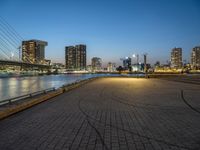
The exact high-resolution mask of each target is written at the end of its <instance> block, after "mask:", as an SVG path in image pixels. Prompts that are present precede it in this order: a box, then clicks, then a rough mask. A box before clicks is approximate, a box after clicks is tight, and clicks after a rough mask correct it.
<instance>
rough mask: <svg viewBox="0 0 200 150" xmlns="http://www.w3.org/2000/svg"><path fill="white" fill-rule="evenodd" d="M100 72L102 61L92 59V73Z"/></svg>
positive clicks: (95, 58) (96, 58)
mask: <svg viewBox="0 0 200 150" xmlns="http://www.w3.org/2000/svg"><path fill="white" fill-rule="evenodd" d="M101 70H102V60H101V58H98V57H93V58H92V71H101Z"/></svg>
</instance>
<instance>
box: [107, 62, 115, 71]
mask: <svg viewBox="0 0 200 150" xmlns="http://www.w3.org/2000/svg"><path fill="white" fill-rule="evenodd" d="M107 71H108V72H115V71H116V64H115V63H111V62H109V63H108V65H107Z"/></svg>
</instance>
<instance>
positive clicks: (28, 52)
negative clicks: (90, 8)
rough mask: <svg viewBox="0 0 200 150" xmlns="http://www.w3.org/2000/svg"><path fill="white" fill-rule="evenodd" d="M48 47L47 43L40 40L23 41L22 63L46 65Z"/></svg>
mask: <svg viewBox="0 0 200 150" xmlns="http://www.w3.org/2000/svg"><path fill="white" fill-rule="evenodd" d="M47 45H48V43H47V42H45V41H40V40H29V41H22V61H23V62H28V63H33V64H45V63H46V61H45V46H47Z"/></svg>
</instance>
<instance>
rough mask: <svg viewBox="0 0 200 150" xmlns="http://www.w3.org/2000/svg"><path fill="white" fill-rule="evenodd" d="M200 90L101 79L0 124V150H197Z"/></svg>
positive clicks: (170, 83) (143, 81) (174, 84)
mask: <svg viewBox="0 0 200 150" xmlns="http://www.w3.org/2000/svg"><path fill="white" fill-rule="evenodd" d="M199 90H200V85H197V84H189V83H181V82H174V81H167V80H160V79H142V78H141V79H140V78H138V79H137V78H118V77H116V78H100V79H97V80H94V81H92V82H90V83H87V84H85V85H83V86H81V87H79V88H77V89H74V90H72V91H69V92H66V93H64V94H61V95H59V96H57V97H55V98H52V99H51V100H49V101H46V102H43V103H41V104H39V105H36V106H34V107H32V108H30V109H27V110H25V111H22V112H20V113H17V114H15V115H12V116H10V117H8V118H6V119H3V120H0V149H1V150H4V149H5V150H6V149H8V150H12V149H13V150H32V149H38V150H48V149H50V150H51V149H56V150H59V149H89V150H90V149H104V150H109V149H113V150H114V149H120V150H122V149H123V150H127V149H129V150H134V149H136V150H143V149H145V150H161V149H162V150H165V149H166V150H167V149H173V150H179V149H181V150H184V149H185V150H187V149H191V150H192V149H194V150H195V149H196V150H197V149H200V102H199V101H200V99H199V97H200V92H199Z"/></svg>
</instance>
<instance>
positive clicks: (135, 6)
mask: <svg viewBox="0 0 200 150" xmlns="http://www.w3.org/2000/svg"><path fill="white" fill-rule="evenodd" d="M36 2H38V4H37V7H35V6H34V4H35V3H36ZM0 4H1V5H0V8H1V9H0V13H1V16H2V17H3V18H5V20H7V21H8V22H9V23H10V24H11V25H12V26H13V27H14V28H15V29H16V30H17V31H18V32H19V33H20V35H21V36H22V37H23V38H24V39H25V40H28V39H40V40H45V41H48V43H49V45H48V46H47V47H46V58H47V59H52V60H53V61H54V62H57V61H58V62H59V61H61V62H62V63H64V61H65V58H64V57H63V56H64V53H65V51H64V48H65V46H66V45H77V44H82V43H83V44H86V45H87V55H88V57H87V64H90V60H91V58H92V57H94V56H98V57H100V58H102V61H103V64H104V65H106V64H107V63H108V62H109V61H111V62H116V63H117V64H118V65H121V64H122V61H120V58H121V57H126V56H129V57H130V56H132V54H133V53H135V54H140V55H142V54H143V53H148V58H147V61H148V62H149V63H152V64H154V63H155V62H156V61H160V62H161V63H165V62H166V60H169V59H170V51H171V49H172V48H174V47H181V48H182V49H183V52H182V53H183V60H185V59H186V60H187V61H190V56H191V51H192V48H194V47H195V46H199V45H200V41H199V35H200V30H199V29H198V25H199V23H200V20H199V16H200V11H199V8H200V2H198V1H197V0H192V1H187V0H185V1H180V0H176V1H167V2H166V1H163V0H160V1H154V2H147V1H142V2H141V1H128V0H127V1H125V2H124V1H121V0H119V1H117V2H116V1H109V2H107V1H101V2H100V1H98V2H97V1H96V2H94V1H84V2H81V1H75V2H74V1H67V2H64V1H60V2H52V1H50V2H49V1H45V2H44V1H43V2H39V1H28V2H27V1H24V0H20V1H17V2H16V1H11V0H10V1H9V0H8V1H1V2H0ZM69 6H71V7H69ZM20 7H21V8H23V9H19V8H20ZM74 8H76V9H79V11H78V12H75V10H76V9H74ZM73 9H74V11H73ZM51 10H54V11H51ZM24 12H26V13H24ZM13 14H15V15H13ZM23 18H25V19H23ZM55 54H57V55H56V56H55ZM140 59H141V60H142V57H140ZM133 61H136V60H133Z"/></svg>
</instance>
